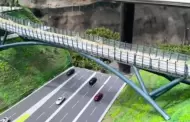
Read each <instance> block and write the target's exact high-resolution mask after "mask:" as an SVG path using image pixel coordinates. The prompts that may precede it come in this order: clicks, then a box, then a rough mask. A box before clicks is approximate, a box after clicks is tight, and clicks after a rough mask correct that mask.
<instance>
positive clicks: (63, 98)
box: [55, 96, 66, 105]
mask: <svg viewBox="0 0 190 122" xmlns="http://www.w3.org/2000/svg"><path fill="white" fill-rule="evenodd" d="M65 100H66V97H65V96H63V97H59V98H58V99H57V101H56V102H55V103H56V104H57V105H60V104H61V103H63V102H64V101H65Z"/></svg>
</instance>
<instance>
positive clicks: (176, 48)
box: [160, 44, 190, 55]
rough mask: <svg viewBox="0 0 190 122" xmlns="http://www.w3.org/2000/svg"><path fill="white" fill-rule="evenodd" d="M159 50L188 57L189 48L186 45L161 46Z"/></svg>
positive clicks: (189, 53)
mask: <svg viewBox="0 0 190 122" xmlns="http://www.w3.org/2000/svg"><path fill="white" fill-rule="evenodd" d="M160 49H163V50H167V51H171V52H179V53H183V54H187V55H190V46H188V45H180V46H179V45H168V44H163V45H160Z"/></svg>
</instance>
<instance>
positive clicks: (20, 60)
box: [0, 9, 71, 111]
mask: <svg viewBox="0 0 190 122" xmlns="http://www.w3.org/2000/svg"><path fill="white" fill-rule="evenodd" d="M8 14H11V15H14V16H16V17H19V18H21V17H22V18H29V19H30V20H33V21H34V20H35V21H37V20H36V18H35V17H34V16H33V15H32V14H31V13H30V12H29V10H26V9H24V10H19V11H14V12H10V13H8ZM11 41H14V42H15V41H21V38H16V39H12V40H8V41H7V42H11ZM70 65H71V63H70V56H69V52H67V51H66V50H63V49H56V48H54V47H43V46H30V47H18V48H12V49H8V50H5V51H0V75H1V77H0V111H3V110H5V109H6V108H7V107H10V106H12V105H13V104H14V103H16V102H18V101H19V100H20V99H22V98H23V97H25V96H27V95H28V94H30V93H31V92H32V91H33V90H34V89H36V88H38V87H39V86H41V85H42V84H44V83H45V82H47V81H48V80H50V79H51V78H53V77H54V76H56V75H57V74H59V73H61V72H63V71H64V70H65V69H66V68H68V67H69V66H70Z"/></svg>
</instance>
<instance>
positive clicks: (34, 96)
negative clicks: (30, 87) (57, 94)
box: [0, 67, 72, 119]
mask: <svg viewBox="0 0 190 122" xmlns="http://www.w3.org/2000/svg"><path fill="white" fill-rule="evenodd" d="M71 68H72V67H71ZM71 68H69V69H71ZM69 69H67V70H66V71H65V72H67V71H68V70H69ZM65 72H63V73H61V74H60V75H58V76H57V77H55V78H54V79H52V80H50V81H49V82H47V83H46V84H45V85H44V86H42V87H40V88H39V89H37V90H35V91H34V92H33V93H31V94H30V95H29V96H28V97H26V98H24V99H23V100H21V101H20V102H19V103H17V104H16V105H14V106H13V107H11V108H9V109H8V110H7V111H5V112H3V113H1V115H0V118H3V117H5V116H6V117H9V118H10V119H16V118H17V117H18V116H20V115H21V114H22V113H23V112H24V111H26V110H27V109H29V108H30V107H31V106H33V105H34V104H35V103H37V102H38V100H40V99H42V98H43V97H44V96H46V95H47V94H48V93H49V92H51V91H52V90H54V89H55V88H56V87H57V86H58V85H59V84H60V83H61V82H64V81H66V80H67V79H68V77H67V76H66V75H65Z"/></svg>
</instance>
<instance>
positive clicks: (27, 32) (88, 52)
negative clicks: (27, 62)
mask: <svg viewBox="0 0 190 122" xmlns="http://www.w3.org/2000/svg"><path fill="white" fill-rule="evenodd" d="M126 1H127V0H126ZM46 28H47V26H44V25H42V24H36V23H33V22H31V21H30V20H22V19H17V18H14V17H12V16H9V15H6V14H4V13H0V29H1V30H4V31H6V33H5V37H4V38H3V40H1V43H0V44H1V45H0V50H4V49H8V48H11V47H16V46H24V45H36V44H42V45H48V46H54V47H59V48H66V49H69V50H73V51H76V52H78V53H79V54H81V55H83V56H85V57H87V58H89V59H92V60H94V61H96V62H97V63H98V64H100V65H102V66H103V67H104V68H107V69H109V70H110V71H111V72H113V73H114V74H116V75H117V76H118V77H119V78H121V79H122V80H123V81H124V82H126V83H127V84H128V85H130V86H131V87H132V88H133V89H134V90H136V91H137V93H139V94H140V95H141V96H142V97H144V99H146V100H147V101H148V102H149V103H150V104H151V105H152V106H153V107H154V108H155V109H156V110H157V111H158V112H159V113H160V114H161V115H162V116H163V117H164V118H165V119H169V116H168V115H167V114H166V113H165V112H164V111H163V110H162V109H161V108H160V107H159V106H158V105H157V104H156V103H155V101H154V100H153V99H155V98H156V97H158V96H160V95H161V94H163V93H165V92H166V91H168V90H169V89H171V88H172V87H174V86H175V85H177V84H179V83H180V82H183V83H186V84H190V82H189V81H188V80H187V79H188V78H189V77H190V69H189V66H190V56H189V55H185V54H180V53H175V52H167V51H163V50H160V49H158V48H154V47H150V46H143V45H135V44H128V43H124V42H120V41H116V40H110V39H106V38H102V37H98V36H93V35H87V34H85V33H77V32H72V31H67V30H62V29H56V28H53V27H48V28H50V29H49V30H47V29H46ZM7 33H16V34H18V35H19V36H20V37H22V38H25V39H26V40H27V41H25V42H18V43H12V44H5V40H6V36H7ZM31 40H32V41H31ZM92 56H95V57H99V58H106V59H109V60H115V61H117V62H120V63H123V64H127V65H131V66H133V68H134V70H135V73H136V75H137V78H138V80H139V83H140V85H141V87H142V89H140V88H139V87H137V86H136V85H135V84H134V83H133V82H132V81H130V80H129V79H127V78H126V77H124V76H123V75H122V74H120V73H118V72H117V71H116V70H115V69H113V68H110V67H109V66H108V65H106V64H104V63H103V62H101V61H100V60H98V59H96V58H94V57H92ZM136 67H137V68H140V69H145V70H148V71H151V72H156V73H160V74H165V75H168V76H172V77H175V78H177V79H173V81H172V82H170V83H169V84H167V85H166V86H163V87H161V88H159V89H156V90H155V91H153V92H151V93H148V91H147V90H146V88H145V86H144V84H143V81H142V79H141V77H140V75H139V73H138V71H137V69H136Z"/></svg>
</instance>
